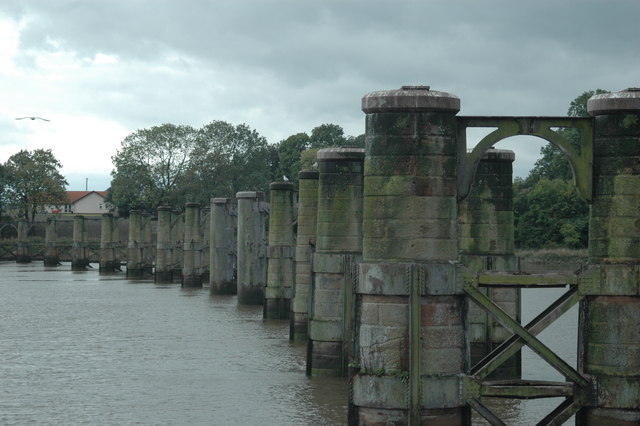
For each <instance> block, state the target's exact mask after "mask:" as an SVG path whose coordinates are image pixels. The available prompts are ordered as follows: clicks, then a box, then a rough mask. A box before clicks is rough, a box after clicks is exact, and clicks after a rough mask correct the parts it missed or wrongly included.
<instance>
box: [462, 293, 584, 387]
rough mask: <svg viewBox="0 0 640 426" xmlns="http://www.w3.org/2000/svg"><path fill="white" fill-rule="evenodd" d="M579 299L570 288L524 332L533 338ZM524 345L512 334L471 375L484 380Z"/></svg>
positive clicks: (476, 366) (473, 369)
mask: <svg viewBox="0 0 640 426" xmlns="http://www.w3.org/2000/svg"><path fill="white" fill-rule="evenodd" d="M581 298H582V297H581V296H580V295H579V294H578V288H577V287H575V286H574V287H571V288H570V289H569V291H567V292H566V293H565V294H563V295H562V296H560V297H559V298H558V299H557V300H556V301H555V302H554V303H553V304H551V305H550V306H549V307H548V308H547V309H545V310H544V311H543V312H541V313H540V314H539V315H538V316H537V317H535V318H534V319H533V320H532V321H531V322H529V324H527V325H526V327H525V328H526V330H527V331H528V332H529V333H531V334H532V335H534V336H536V335H538V334H540V333H541V332H542V331H543V330H544V329H545V328H547V327H548V326H549V325H551V324H552V323H553V321H555V320H556V319H558V318H559V317H560V316H562V315H563V314H564V313H565V312H567V311H568V310H569V309H571V307H573V306H574V305H575V304H576V303H578V302H579V301H580V299H581ZM524 345H525V341H524V339H522V338H521V337H520V336H518V335H517V334H514V335H513V336H512V337H511V338H509V339H507V340H505V341H504V342H503V343H502V344H501V345H500V346H498V347H497V348H496V349H494V350H493V351H492V352H491V353H489V354H488V355H487V356H486V357H485V358H484V359H483V360H481V361H480V362H479V363H478V364H477V365H475V366H474V367H473V368H472V369H471V375H472V376H473V377H476V378H479V379H484V378H485V377H487V376H488V375H489V374H491V373H492V372H493V371H494V370H495V369H496V368H498V366H500V365H501V364H502V363H503V362H504V361H506V360H507V359H509V358H510V357H511V356H513V355H514V354H515V353H516V352H518V351H519V350H520V349H521V348H522V347H523V346H524Z"/></svg>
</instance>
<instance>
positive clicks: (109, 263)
mask: <svg viewBox="0 0 640 426" xmlns="http://www.w3.org/2000/svg"><path fill="white" fill-rule="evenodd" d="M114 228H115V220H114V218H113V214H111V213H104V214H103V215H102V223H101V231H100V268H99V272H100V273H101V274H110V273H113V272H115V271H118V270H120V264H119V263H117V261H116V243H115V242H114V238H113V237H114Z"/></svg>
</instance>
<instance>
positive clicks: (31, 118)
mask: <svg viewBox="0 0 640 426" xmlns="http://www.w3.org/2000/svg"><path fill="white" fill-rule="evenodd" d="M26 118H28V119H29V120H31V121H33V120H35V119H36V118H37V119H38V120H42V121H51V120H47V119H46V118H42V117H17V118H16V120H24V119H26Z"/></svg>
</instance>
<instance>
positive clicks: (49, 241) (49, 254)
mask: <svg viewBox="0 0 640 426" xmlns="http://www.w3.org/2000/svg"><path fill="white" fill-rule="evenodd" d="M57 223H58V222H57V220H56V218H55V217H48V218H47V227H46V229H45V241H44V245H45V248H44V266H58V265H59V264H60V256H59V254H58V232H57Z"/></svg>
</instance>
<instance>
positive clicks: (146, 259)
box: [141, 213, 154, 278]
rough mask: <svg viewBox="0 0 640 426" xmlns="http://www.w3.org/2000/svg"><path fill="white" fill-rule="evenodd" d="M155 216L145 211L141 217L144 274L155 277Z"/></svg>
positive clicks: (147, 276) (145, 276) (146, 276)
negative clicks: (153, 221) (153, 225)
mask: <svg viewBox="0 0 640 426" xmlns="http://www.w3.org/2000/svg"><path fill="white" fill-rule="evenodd" d="M152 220H153V218H152V217H151V215H150V214H149V213H143V214H142V219H141V227H142V231H141V232H142V255H141V256H142V257H141V260H142V276H143V277H144V278H152V277H153V261H154V255H153V252H154V250H153V249H154V244H153V227H152Z"/></svg>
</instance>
